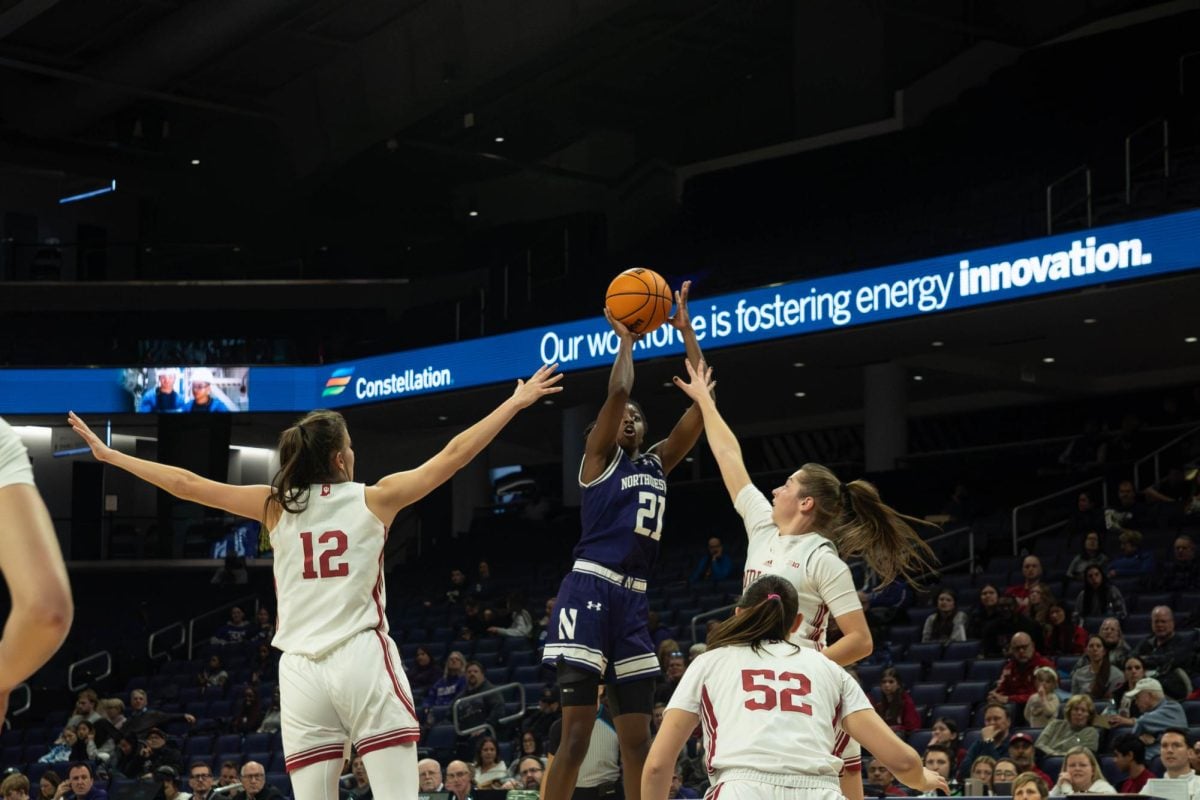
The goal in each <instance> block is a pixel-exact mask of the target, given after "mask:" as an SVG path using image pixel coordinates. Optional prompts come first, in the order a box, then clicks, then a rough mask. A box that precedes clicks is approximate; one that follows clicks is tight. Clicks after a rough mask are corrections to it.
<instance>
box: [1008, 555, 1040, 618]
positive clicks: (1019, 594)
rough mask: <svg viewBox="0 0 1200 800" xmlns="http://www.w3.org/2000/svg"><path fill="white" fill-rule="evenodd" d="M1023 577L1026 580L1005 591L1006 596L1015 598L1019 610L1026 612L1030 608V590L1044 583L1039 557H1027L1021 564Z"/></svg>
mask: <svg viewBox="0 0 1200 800" xmlns="http://www.w3.org/2000/svg"><path fill="white" fill-rule="evenodd" d="M1021 577H1022V578H1024V579H1025V580H1024V581H1023V582H1022V583H1018V584H1014V585H1012V586H1009V587H1008V588H1007V589H1005V590H1004V596H1005V597H1012V598H1014V599H1015V600H1016V601H1017V608H1018V610H1020V611H1021V612H1024V611H1025V609H1026V608H1028V607H1029V590H1030V589H1032V588H1033V587H1034V586H1036V585H1037V584H1039V583H1041V582H1042V560H1041V559H1040V558H1038V557H1037V556H1025V560H1024V561H1022V562H1021Z"/></svg>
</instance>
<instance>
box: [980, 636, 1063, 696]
mask: <svg viewBox="0 0 1200 800" xmlns="http://www.w3.org/2000/svg"><path fill="white" fill-rule="evenodd" d="M1008 651H1009V657H1008V661H1007V662H1005V664H1004V669H1003V670H1002V671H1001V672H1000V678H999V680H997V681H996V688H995V689H993V690H992V691H990V692H988V701H989V702H992V703H1017V704H1021V703H1024V702H1025V701H1027V700H1028V699H1029V696H1030V695H1031V694H1033V693H1034V692H1035V691H1037V687H1036V686H1034V683H1033V671H1034V670H1035V669H1037V668H1038V667H1050V668H1051V669H1053V668H1054V662H1053V661H1051V660H1050V659H1048V658H1046V657H1045V656H1043V655H1041V654H1040V653H1038V652H1037V650H1035V649H1034V646H1033V639H1032V638H1030V636H1029V634H1026V633H1015V634H1013V637H1012V641H1011V642H1010V643H1009V647H1008Z"/></svg>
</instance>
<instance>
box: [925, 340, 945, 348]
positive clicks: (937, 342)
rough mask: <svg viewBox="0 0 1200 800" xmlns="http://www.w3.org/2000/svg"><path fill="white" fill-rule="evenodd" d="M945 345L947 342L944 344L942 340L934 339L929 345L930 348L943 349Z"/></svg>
mask: <svg viewBox="0 0 1200 800" xmlns="http://www.w3.org/2000/svg"><path fill="white" fill-rule="evenodd" d="M943 344H945V342H943V341H942V340H941V339H934V340H933V341H932V342H930V343H929V346H930V347H941V346H942V345H943Z"/></svg>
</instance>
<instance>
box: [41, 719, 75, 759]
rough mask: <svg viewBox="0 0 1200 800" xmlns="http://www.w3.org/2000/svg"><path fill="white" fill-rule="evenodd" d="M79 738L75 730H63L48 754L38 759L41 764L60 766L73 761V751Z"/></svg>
mask: <svg viewBox="0 0 1200 800" xmlns="http://www.w3.org/2000/svg"><path fill="white" fill-rule="evenodd" d="M76 738H77V736H76V734H75V729H74V728H63V729H62V731H61V732H59V734H58V738H56V739H55V740H54V741H53V742H51V743H50V749H49V750H47V751H46V754H45V755H44V756H42V757H41V758H39V759H38V763H39V764H59V763H65V762H67V761H70V760H71V749H72V748H73V747H75V740H76Z"/></svg>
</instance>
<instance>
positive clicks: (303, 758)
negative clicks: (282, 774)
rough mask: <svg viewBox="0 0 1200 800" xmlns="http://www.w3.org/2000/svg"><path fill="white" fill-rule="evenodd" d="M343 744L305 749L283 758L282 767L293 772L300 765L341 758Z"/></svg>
mask: <svg viewBox="0 0 1200 800" xmlns="http://www.w3.org/2000/svg"><path fill="white" fill-rule="evenodd" d="M345 752H346V748H345V745H341V744H330V745H323V746H321V747H314V748H311V749H309V750H305V751H304V752H303V753H297V754H296V755H294V756H290V757H288V758H285V759H284V761H283V766H284V769H286V770H287V771H288V772H294V771H296V770H298V769H300V768H301V767H307V766H308V765H310V764H317V763H320V762H321V761H332V760H334V759H341V758H342V757H343V755H345Z"/></svg>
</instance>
